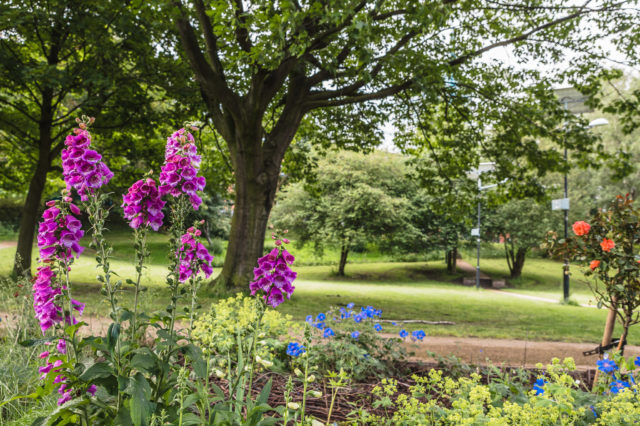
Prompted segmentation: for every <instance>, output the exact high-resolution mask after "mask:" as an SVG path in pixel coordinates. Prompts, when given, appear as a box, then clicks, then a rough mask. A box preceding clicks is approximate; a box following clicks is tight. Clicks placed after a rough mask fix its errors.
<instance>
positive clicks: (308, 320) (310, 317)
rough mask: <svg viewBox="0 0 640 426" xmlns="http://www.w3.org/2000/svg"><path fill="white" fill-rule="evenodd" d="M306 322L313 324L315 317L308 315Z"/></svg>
mask: <svg viewBox="0 0 640 426" xmlns="http://www.w3.org/2000/svg"><path fill="white" fill-rule="evenodd" d="M305 321H306V322H313V315H307V318H306V319H305Z"/></svg>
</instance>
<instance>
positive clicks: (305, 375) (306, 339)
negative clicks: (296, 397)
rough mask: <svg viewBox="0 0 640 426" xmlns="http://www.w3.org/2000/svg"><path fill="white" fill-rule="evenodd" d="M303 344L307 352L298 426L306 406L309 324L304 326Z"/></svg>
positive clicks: (302, 421) (309, 348)
mask: <svg viewBox="0 0 640 426" xmlns="http://www.w3.org/2000/svg"><path fill="white" fill-rule="evenodd" d="M304 337H305V339H304V343H305V346H306V348H307V352H306V353H305V354H304V355H305V357H304V381H303V385H302V413H301V414H300V424H301V425H304V414H305V408H306V405H307V377H308V375H309V351H310V350H311V334H310V330H309V323H308V322H305V324H304Z"/></svg>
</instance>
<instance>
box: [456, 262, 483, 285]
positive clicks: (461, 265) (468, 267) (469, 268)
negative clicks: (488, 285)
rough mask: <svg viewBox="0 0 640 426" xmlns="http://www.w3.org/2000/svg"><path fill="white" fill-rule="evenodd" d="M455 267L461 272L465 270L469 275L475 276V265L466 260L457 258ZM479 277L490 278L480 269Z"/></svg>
mask: <svg viewBox="0 0 640 426" xmlns="http://www.w3.org/2000/svg"><path fill="white" fill-rule="evenodd" d="M456 268H457V269H459V270H460V271H462V272H466V273H467V274H469V276H474V277H475V276H476V267H475V266H473V265H472V264H470V263H469V262H467V261H466V260H462V259H458V261H457V262H456ZM480 279H485V280H490V279H491V277H490V276H489V275H487V274H485V273H484V272H482V270H480Z"/></svg>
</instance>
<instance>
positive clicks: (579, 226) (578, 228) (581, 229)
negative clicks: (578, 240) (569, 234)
mask: <svg viewBox="0 0 640 426" xmlns="http://www.w3.org/2000/svg"><path fill="white" fill-rule="evenodd" d="M590 229H591V225H589V224H588V223H587V222H585V221H583V220H579V221H578V222H576V223H574V224H573V232H574V233H575V234H576V235H577V236H582V235H587V234H588V233H589V230H590Z"/></svg>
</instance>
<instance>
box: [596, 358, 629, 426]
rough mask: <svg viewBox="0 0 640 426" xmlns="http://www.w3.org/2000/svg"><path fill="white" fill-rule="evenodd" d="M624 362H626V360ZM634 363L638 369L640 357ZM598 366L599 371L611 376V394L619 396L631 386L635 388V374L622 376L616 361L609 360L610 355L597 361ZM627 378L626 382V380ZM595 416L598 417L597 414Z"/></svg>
mask: <svg viewBox="0 0 640 426" xmlns="http://www.w3.org/2000/svg"><path fill="white" fill-rule="evenodd" d="M622 361H624V358H623V359H622ZM633 363H634V364H635V366H636V367H640V356H639V357H636V359H635V360H634V361H633ZM596 364H597V365H598V370H600V371H602V372H603V373H606V374H610V375H611V379H612V381H611V383H609V392H611V393H612V394H618V393H620V392H622V391H623V390H625V389H627V388H630V387H631V386H635V384H636V381H635V379H634V378H633V373H632V372H631V371H628V372H627V374H621V373H620V372H619V367H618V365H617V363H616V361H615V360H613V359H611V358H609V355H608V354H607V355H605V356H604V359H601V360H599V361H596ZM625 376H626V377H625ZM625 378H626V380H624V379H625ZM594 415H596V417H597V414H596V413H594Z"/></svg>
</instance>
